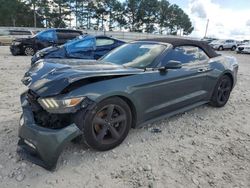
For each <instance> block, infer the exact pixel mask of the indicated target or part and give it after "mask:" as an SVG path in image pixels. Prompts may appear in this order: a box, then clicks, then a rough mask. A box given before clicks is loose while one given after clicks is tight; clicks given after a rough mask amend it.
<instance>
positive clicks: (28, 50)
mask: <svg viewBox="0 0 250 188" xmlns="http://www.w3.org/2000/svg"><path fill="white" fill-rule="evenodd" d="M24 54H25V55H27V56H33V55H34V54H35V49H34V48H33V47H31V46H27V47H25V48H24Z"/></svg>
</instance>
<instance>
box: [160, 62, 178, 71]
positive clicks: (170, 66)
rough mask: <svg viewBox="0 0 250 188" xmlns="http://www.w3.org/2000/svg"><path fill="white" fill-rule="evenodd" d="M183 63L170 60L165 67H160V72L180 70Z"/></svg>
mask: <svg viewBox="0 0 250 188" xmlns="http://www.w3.org/2000/svg"><path fill="white" fill-rule="evenodd" d="M181 67H182V63H181V62H180V61H174V60H170V61H169V62H168V63H167V64H166V65H165V66H164V67H160V68H159V71H165V70H167V69H180V68H181Z"/></svg>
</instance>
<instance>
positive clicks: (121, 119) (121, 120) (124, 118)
mask: <svg viewBox="0 0 250 188" xmlns="http://www.w3.org/2000/svg"><path fill="white" fill-rule="evenodd" d="M125 120H126V116H125V115H120V116H118V117H116V118H114V119H113V120H112V121H111V122H112V123H120V122H123V121H125Z"/></svg>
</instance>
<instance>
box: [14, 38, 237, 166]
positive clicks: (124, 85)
mask: <svg viewBox="0 0 250 188" xmlns="http://www.w3.org/2000/svg"><path fill="white" fill-rule="evenodd" d="M69 61H70V66H69V65H67V63H68V62H69ZM237 70H238V64H237V62H236V60H235V58H233V57H224V56H220V55H218V54H216V53H215V52H214V51H213V50H212V49H211V47H209V46H208V45H207V44H204V43H202V42H199V41H194V40H188V39H180V38H161V39H147V40H142V41H135V42H132V43H129V44H125V45H123V46H120V47H118V48H117V49H115V50H113V51H112V52H110V53H109V54H107V55H106V56H105V57H103V58H102V59H101V60H100V61H94V60H93V61H86V60H85V61H84V60H74V59H70V60H62V59H59V60H56V59H47V60H44V61H39V62H37V63H35V64H34V65H33V66H32V67H31V68H30V70H29V71H28V72H27V73H26V74H25V76H24V78H23V83H24V84H25V85H26V86H28V90H27V91H26V92H25V93H23V94H22V95H21V104H22V108H23V114H22V116H21V120H20V127H19V137H20V140H19V143H18V145H19V149H18V152H19V153H20V154H21V155H22V156H23V157H25V158H27V159H30V160H32V161H33V162H34V163H36V164H39V165H41V166H43V167H45V168H47V169H53V168H54V167H55V166H56V162H57V159H58V157H59V155H60V153H61V151H62V150H63V147H64V146H65V144H66V143H67V142H69V141H71V140H73V139H75V138H80V137H81V139H83V141H84V142H85V143H86V144H87V145H88V146H90V147H91V148H94V149H96V150H101V151H104V150H109V149H112V148H114V147H116V146H118V145H119V144H120V143H122V141H123V140H124V139H125V138H126V136H127V134H128V132H129V129H130V128H134V127H136V126H138V125H142V124H147V123H149V122H152V121H155V120H158V119H160V118H166V117H169V116H171V115H174V114H177V113H181V112H184V111H186V110H189V109H191V108H194V107H196V106H199V105H202V104H206V103H210V104H211V105H212V106H216V107H222V106H224V105H225V104H226V103H227V101H228V99H229V96H230V93H231V91H232V88H233V87H234V85H235V83H236V78H237Z"/></svg>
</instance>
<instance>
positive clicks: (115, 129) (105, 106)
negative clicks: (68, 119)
mask: <svg viewBox="0 0 250 188" xmlns="http://www.w3.org/2000/svg"><path fill="white" fill-rule="evenodd" d="M131 123H132V115H131V110H130V108H129V106H128V104H127V103H126V102H125V101H123V100H122V99H120V98H118V97H114V98H109V99H106V100H104V101H102V102H100V103H99V104H97V106H96V107H95V108H94V109H93V110H92V111H89V112H87V114H86V116H85V121H84V123H83V127H82V129H83V140H84V141H85V142H86V143H87V145H89V146H90V147H92V148H94V149H97V150H100V151H105V150H109V149H112V148H114V147H116V146H118V145H119V144H120V143H121V142H122V141H123V140H124V139H125V138H126V136H127V135H128V132H129V129H130V127H131Z"/></svg>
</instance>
